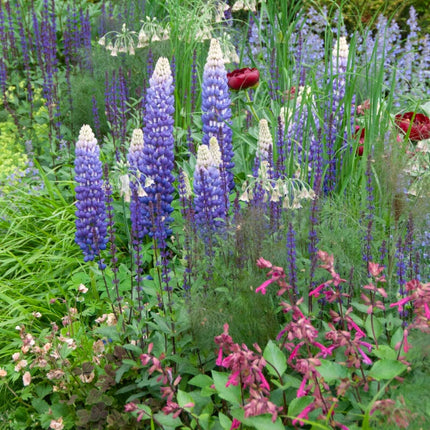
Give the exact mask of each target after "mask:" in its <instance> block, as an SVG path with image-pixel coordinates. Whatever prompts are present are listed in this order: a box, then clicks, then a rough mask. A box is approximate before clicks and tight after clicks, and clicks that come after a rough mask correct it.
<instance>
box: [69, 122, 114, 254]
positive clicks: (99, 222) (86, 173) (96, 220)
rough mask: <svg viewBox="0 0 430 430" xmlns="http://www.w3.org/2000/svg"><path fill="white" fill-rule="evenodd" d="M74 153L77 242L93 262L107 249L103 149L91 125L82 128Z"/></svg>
mask: <svg viewBox="0 0 430 430" xmlns="http://www.w3.org/2000/svg"><path fill="white" fill-rule="evenodd" d="M75 155H76V157H75V173H76V176H75V181H76V182H77V183H78V185H77V186H76V188H75V193H76V212H75V214H76V235H75V241H76V243H77V244H78V245H79V246H80V247H81V249H82V252H83V253H84V261H92V260H94V257H96V256H99V255H100V250H103V249H106V244H107V220H106V218H107V216H106V197H105V192H104V185H103V168H102V163H101V161H100V148H99V146H98V145H97V140H96V138H95V136H94V134H93V132H92V130H91V127H90V126H89V125H83V126H82V128H81V131H80V133H79V139H78V141H77V143H76V150H75Z"/></svg>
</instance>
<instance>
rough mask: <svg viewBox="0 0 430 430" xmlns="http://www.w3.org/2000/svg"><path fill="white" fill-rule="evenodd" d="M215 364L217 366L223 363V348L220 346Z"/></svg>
mask: <svg viewBox="0 0 430 430" xmlns="http://www.w3.org/2000/svg"><path fill="white" fill-rule="evenodd" d="M215 364H216V365H217V366H221V364H222V348H220V349H219V351H218V358H217V359H216V362H215Z"/></svg>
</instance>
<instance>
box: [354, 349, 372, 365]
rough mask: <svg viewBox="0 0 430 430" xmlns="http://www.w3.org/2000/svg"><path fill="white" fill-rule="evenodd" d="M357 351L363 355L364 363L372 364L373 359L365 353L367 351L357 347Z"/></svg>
mask: <svg viewBox="0 0 430 430" xmlns="http://www.w3.org/2000/svg"><path fill="white" fill-rule="evenodd" d="M357 351H358V352H359V353H360V355H361V356H362V357H363V363H366V364H372V360H371V359H370V358H369V357H368V356H367V355H366V354H365V352H364V351H363V350H362V349H361V348H357Z"/></svg>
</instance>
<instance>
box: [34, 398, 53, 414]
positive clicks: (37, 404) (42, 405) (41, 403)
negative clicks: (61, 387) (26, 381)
mask: <svg viewBox="0 0 430 430" xmlns="http://www.w3.org/2000/svg"><path fill="white" fill-rule="evenodd" d="M31 404H32V406H33V408H34V409H36V411H37V413H38V414H44V413H46V412H48V411H49V405H48V403H47V402H46V401H45V400H43V399H38V398H37V399H33V400H32V401H31Z"/></svg>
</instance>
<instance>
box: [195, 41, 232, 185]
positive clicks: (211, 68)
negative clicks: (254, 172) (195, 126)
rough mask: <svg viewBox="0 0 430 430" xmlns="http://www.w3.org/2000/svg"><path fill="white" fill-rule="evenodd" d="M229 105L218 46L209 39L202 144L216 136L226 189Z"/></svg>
mask: <svg viewBox="0 0 430 430" xmlns="http://www.w3.org/2000/svg"><path fill="white" fill-rule="evenodd" d="M230 104H231V100H230V95H229V88H228V84H227V71H226V69H225V66H224V59H223V55H222V51H221V46H220V44H219V42H218V40H216V39H212V40H211V44H210V48H209V53H208V57H207V60H206V64H205V68H204V72H203V83H202V112H203V114H202V122H203V139H202V143H203V144H204V145H209V140H210V138H211V137H216V138H217V140H218V142H219V143H220V149H221V160H222V169H224V171H225V172H226V175H227V184H228V190H229V192H230V191H232V190H233V188H234V180H233V173H232V169H233V167H234V163H233V161H232V160H233V145H232V130H231V127H230V125H231V108H230Z"/></svg>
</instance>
